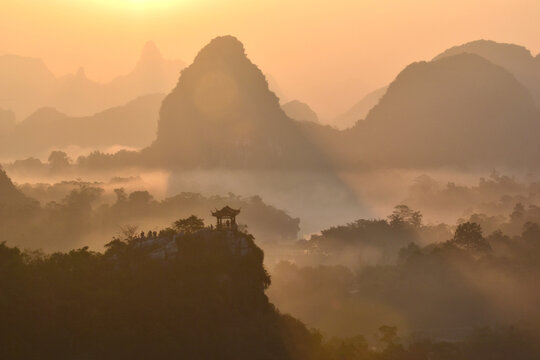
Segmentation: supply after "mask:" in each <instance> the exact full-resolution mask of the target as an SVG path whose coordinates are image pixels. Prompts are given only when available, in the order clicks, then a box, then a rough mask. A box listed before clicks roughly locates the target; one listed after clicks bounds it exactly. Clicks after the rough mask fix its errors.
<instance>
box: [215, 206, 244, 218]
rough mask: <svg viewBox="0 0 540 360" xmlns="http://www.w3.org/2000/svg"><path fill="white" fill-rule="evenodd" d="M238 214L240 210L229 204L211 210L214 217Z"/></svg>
mask: <svg viewBox="0 0 540 360" xmlns="http://www.w3.org/2000/svg"><path fill="white" fill-rule="evenodd" d="M238 214H240V210H236V209H233V208H231V207H229V206H225V207H224V208H223V209H221V210H217V209H216V210H215V211H212V216H216V217H233V216H236V215H238Z"/></svg>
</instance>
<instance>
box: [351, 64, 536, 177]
mask: <svg viewBox="0 0 540 360" xmlns="http://www.w3.org/2000/svg"><path fill="white" fill-rule="evenodd" d="M539 130H540V116H539V112H538V109H537V107H536V106H535V103H534V101H533V99H532V97H531V95H530V94H529V92H528V91H527V89H526V88H525V87H524V86H523V85H522V84H521V83H520V82H518V81H517V80H516V79H515V78H514V76H513V75H512V74H511V73H510V72H508V71H507V70H505V69H504V68H502V67H500V66H497V65H494V64H493V63H491V62H489V61H488V60H486V59H484V58H483V57H480V56H478V55H472V54H459V55H455V56H449V57H444V58H442V59H439V60H434V61H432V62H419V63H414V64H412V65H410V66H408V67H407V68H406V69H405V70H403V71H402V72H401V73H400V74H399V75H398V77H397V78H396V79H395V81H394V82H393V83H392V84H391V85H390V87H389V88H388V91H387V93H386V94H385V95H384V97H383V98H382V99H381V101H380V102H379V103H378V105H376V106H375V107H374V108H373V109H372V110H371V111H370V112H369V114H368V116H367V118H366V120H365V121H363V122H359V123H357V124H356V125H355V127H354V128H352V129H351V130H348V131H347V132H346V133H345V134H344V136H345V139H346V140H345V139H343V141H344V144H347V145H346V147H347V148H349V149H352V148H353V147H355V148H356V149H358V151H359V152H358V153H357V154H358V158H360V159H363V160H364V161H367V162H370V163H372V164H380V163H385V164H387V165H392V166H411V165H420V166H425V165H467V164H469V165H472V164H476V165H482V166H502V165H509V166H523V165H526V164H530V163H531V162H532V161H533V160H534V159H537V158H538V155H539V154H538V151H539V148H538V145H539V144H540V139H538V136H537V135H538V131H539ZM342 151H343V152H345V151H346V150H345V149H343V150H342Z"/></svg>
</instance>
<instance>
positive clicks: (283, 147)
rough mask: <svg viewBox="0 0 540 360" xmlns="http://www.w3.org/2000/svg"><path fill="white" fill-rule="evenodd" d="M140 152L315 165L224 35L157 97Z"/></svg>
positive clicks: (236, 44) (178, 161)
mask: <svg viewBox="0 0 540 360" xmlns="http://www.w3.org/2000/svg"><path fill="white" fill-rule="evenodd" d="M146 153H147V154H150V155H151V156H152V157H153V158H154V159H156V160H159V161H165V162H167V163H168V164H170V165H174V166H188V167H216V166H218V167H219V166H226V167H279V168H290V167H295V166H299V165H302V166H303V167H319V166H321V165H322V163H323V161H322V160H321V158H320V157H319V156H318V155H317V151H316V149H315V148H314V147H313V146H312V144H311V143H310V141H309V140H308V139H306V138H305V136H304V134H303V133H302V132H301V130H300V129H299V126H298V125H297V122H295V121H293V120H291V119H289V118H288V117H287V116H286V115H285V113H284V112H283V110H282V109H281V107H280V105H279V99H278V98H277V96H276V95H275V94H274V93H273V92H271V91H270V90H269V88H268V83H267V81H266V78H265V76H264V75H263V73H262V72H261V71H260V70H259V68H257V66H256V65H254V64H253V63H252V62H251V61H250V60H249V59H248V58H247V56H246V54H245V50H244V47H243V45H242V43H241V42H240V41H238V40H237V39H236V38H234V37H232V36H223V37H218V38H216V39H214V40H212V41H211V42H210V43H209V44H208V45H207V46H206V47H204V48H203V49H202V50H201V51H200V52H199V54H198V55H197V57H196V58H195V60H194V62H193V64H192V65H190V66H189V67H188V68H186V69H185V70H184V71H183V72H182V75H181V77H180V80H179V82H178V85H177V87H176V88H175V89H174V90H173V91H172V92H171V93H170V94H169V95H168V96H167V97H166V98H165V100H164V101H163V106H162V108H161V112H160V120H159V126H158V136H157V140H156V141H155V143H154V144H153V145H152V147H151V148H149V149H148V150H147V151H146Z"/></svg>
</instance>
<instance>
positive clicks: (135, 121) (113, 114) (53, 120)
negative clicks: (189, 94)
mask: <svg viewBox="0 0 540 360" xmlns="http://www.w3.org/2000/svg"><path fill="white" fill-rule="evenodd" d="M163 98H164V95H161V94H154V95H146V96H143V97H140V98H137V99H135V100H133V101H130V102H129V103H127V104H125V105H122V106H118V107H114V108H111V109H108V110H105V111H103V112H100V113H97V114H95V115H92V116H86V117H71V116H68V115H66V114H63V113H61V112H59V111H58V110H56V109H54V108H50V107H48V108H41V109H39V110H38V111H36V112H34V113H33V114H32V115H30V116H29V117H28V118H27V119H25V120H24V121H22V122H20V123H17V124H16V125H14V124H13V122H14V120H13V118H12V117H11V118H10V117H9V116H10V115H9V113H7V115H2V112H0V139H3V141H2V142H1V143H0V151H1V153H2V156H4V157H7V156H11V157H13V156H16V157H26V156H35V155H38V154H40V153H43V152H47V151H50V150H53V149H55V148H66V147H68V146H79V147H99V146H113V145H120V146H127V147H143V146H147V145H148V144H150V143H151V142H152V141H153V140H154V139H155V134H156V129H157V118H158V113H159V107H160V106H161V102H162V100H163ZM3 118H7V119H6V120H4V121H2V119H3ZM3 123H6V125H5V126H2V124H3ZM10 124H11V125H12V126H10ZM44 134H46V136H45V135H44Z"/></svg>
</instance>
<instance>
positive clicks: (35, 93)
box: [0, 42, 185, 121]
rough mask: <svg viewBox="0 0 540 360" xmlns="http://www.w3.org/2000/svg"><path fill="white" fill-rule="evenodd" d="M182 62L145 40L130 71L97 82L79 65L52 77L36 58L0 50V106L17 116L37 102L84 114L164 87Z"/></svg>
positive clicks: (26, 113)
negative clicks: (165, 55)
mask: <svg viewBox="0 0 540 360" xmlns="http://www.w3.org/2000/svg"><path fill="white" fill-rule="evenodd" d="M184 66H185V65H184V63H183V62H181V61H177V60H175V61H171V60H166V59H164V58H163V56H162V55H161V53H160V52H159V50H158V49H157V47H156V45H155V44H154V43H152V42H149V43H147V44H146V45H145V47H144V49H143V51H142V53H141V56H140V59H139V60H138V62H137V64H136V65H135V68H134V69H133V70H132V71H131V72H129V73H128V74H126V75H123V76H119V77H117V78H115V79H113V80H112V81H110V82H108V83H98V82H95V81H92V80H90V79H88V78H87V77H86V74H85V72H84V69H83V68H81V69H79V71H78V72H77V73H76V74H72V75H66V76H62V77H58V78H57V77H55V76H54V74H52V73H51V72H50V71H49V69H48V68H47V66H46V65H45V64H44V62H43V61H42V60H41V59H34V58H27V57H21V56H15V55H4V56H0V108H4V109H9V110H12V111H14V112H15V113H16V115H17V118H18V120H19V121H21V120H22V119H25V118H26V117H27V116H29V115H30V114H32V113H33V112H35V111H36V110H37V109H40V108H42V107H52V108H56V109H58V110H59V111H60V112H63V113H66V114H69V115H70V116H87V115H91V114H94V113H96V112H100V111H103V110H105V109H108V108H111V107H114V106H119V105H122V104H125V103H126V102H128V101H130V100H133V99H135V98H137V97H140V96H143V95H148V94H153V93H167V92H169V91H170V90H171V89H172V88H173V87H174V86H175V84H176V81H177V79H178V75H179V74H180V71H181V69H182V68H183V67H184Z"/></svg>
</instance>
